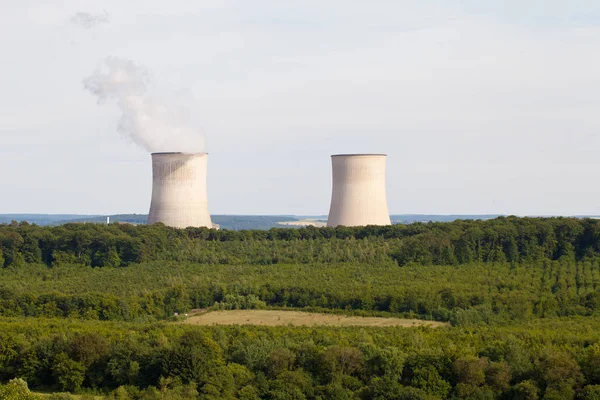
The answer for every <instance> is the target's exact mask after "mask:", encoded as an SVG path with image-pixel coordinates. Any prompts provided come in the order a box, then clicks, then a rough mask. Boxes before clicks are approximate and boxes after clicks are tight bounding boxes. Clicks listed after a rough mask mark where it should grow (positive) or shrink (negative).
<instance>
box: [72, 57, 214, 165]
mask: <svg viewBox="0 0 600 400" xmlns="http://www.w3.org/2000/svg"><path fill="white" fill-rule="evenodd" d="M151 83H152V79H151V75H150V73H149V71H148V70H147V69H146V68H144V67H141V66H138V65H136V64H134V63H133V62H131V61H129V60H124V59H120V58H114V57H109V58H107V59H105V60H104V62H103V63H102V64H101V65H100V66H99V67H98V69H97V70H96V71H95V72H94V74H92V75H91V76H89V77H88V78H86V79H84V81H83V84H84V86H85V88H86V89H87V90H88V91H89V92H91V93H92V94H94V95H95V96H96V97H97V98H98V102H99V103H103V102H105V101H107V100H110V101H114V102H115V103H116V104H117V106H118V107H119V108H120V110H121V112H122V116H121V120H120V121H119V125H118V131H119V133H121V134H122V135H123V136H125V137H127V138H130V139H131V140H133V142H135V143H136V144H138V145H140V146H142V147H143V148H144V149H146V150H148V151H149V152H185V153H200V152H204V137H203V135H202V134H201V132H200V131H199V130H198V129H194V128H193V126H192V125H193V124H192V121H191V116H190V115H191V114H190V112H189V109H188V107H186V105H185V104H182V102H181V99H169V101H166V97H168V96H157V95H153V94H152V93H151V90H150V89H151Z"/></svg>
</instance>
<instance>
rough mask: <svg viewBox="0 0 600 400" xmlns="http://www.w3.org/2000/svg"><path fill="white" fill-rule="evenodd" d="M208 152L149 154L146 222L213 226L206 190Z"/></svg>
mask: <svg viewBox="0 0 600 400" xmlns="http://www.w3.org/2000/svg"><path fill="white" fill-rule="evenodd" d="M207 161H208V154H207V153H194V154H187V153H152V201H151V203H150V213H149V215H148V224H154V223H156V222H162V223H163V224H165V225H167V226H172V227H175V228H187V227H188V226H193V227H207V228H212V227H213V225H212V222H211V219H210V214H209V213H208V195H207V190H206V167H207Z"/></svg>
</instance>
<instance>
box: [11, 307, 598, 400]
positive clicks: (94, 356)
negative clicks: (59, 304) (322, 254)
mask: <svg viewBox="0 0 600 400" xmlns="http://www.w3.org/2000/svg"><path fill="white" fill-rule="evenodd" d="M550 326H551V327H552V329H549V328H550ZM557 331H559V332H560V335H557V333H556V332H557ZM598 332H600V321H598V320H597V319H587V320H582V319H572V320H553V321H549V322H548V323H547V324H546V325H542V324H528V325H527V326H514V327H511V328H502V327H498V328H483V327H482V328H480V329H478V330H475V331H474V330H460V329H455V328H454V329H447V328H438V329H432V328H405V329H401V328H325V327H323V328H289V327H276V328H275V327H273V328H266V327H204V328H200V327H188V326H184V325H162V324H154V325H144V324H138V325H132V324H123V323H121V324H115V323H113V324H106V323H104V324H100V323H82V322H68V321H57V320H43V319H40V320H36V321H32V320H24V321H19V320H12V321H6V320H5V321H1V322H0V343H2V346H1V347H0V380H2V381H4V382H7V381H9V380H11V379H15V378H19V379H21V380H22V381H12V382H11V383H9V384H7V385H5V386H0V393H2V392H3V391H5V392H8V391H9V390H12V391H13V392H16V391H17V390H18V388H19V386H20V387H23V381H26V382H27V383H28V384H29V386H30V387H32V388H44V389H45V390H48V389H51V390H55V391H69V392H78V393H86V392H87V393H88V394H92V393H93V394H102V393H107V392H110V391H114V392H112V394H111V395H110V397H109V398H113V399H119V400H123V399H147V400H150V399H198V398H199V399H272V400H279V399H282V400H283V399H299V400H302V399H381V400H385V399H390V400H392V399H417V400H419V399H445V398H467V399H504V398H506V399H509V398H510V399H541V398H544V399H575V398H578V399H597V398H598V397H597V396H598V395H599V394H600V368H598V366H599V365H600V334H599V333H598ZM18 398H27V397H25V396H23V397H18Z"/></svg>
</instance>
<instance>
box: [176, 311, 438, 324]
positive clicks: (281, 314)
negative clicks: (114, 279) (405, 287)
mask: <svg viewBox="0 0 600 400" xmlns="http://www.w3.org/2000/svg"><path fill="white" fill-rule="evenodd" d="M182 323H184V324H189V325H262V326H286V325H291V326H404V327H411V326H431V327H433V328H437V327H440V326H448V324H447V323H445V322H435V321H423V320H420V319H402V318H376V317H352V316H346V315H335V314H317V313H307V312H300V311H279V310H229V311H212V312H209V313H206V314H202V315H197V316H192V317H190V318H187V319H186V320H184V321H183V322H182Z"/></svg>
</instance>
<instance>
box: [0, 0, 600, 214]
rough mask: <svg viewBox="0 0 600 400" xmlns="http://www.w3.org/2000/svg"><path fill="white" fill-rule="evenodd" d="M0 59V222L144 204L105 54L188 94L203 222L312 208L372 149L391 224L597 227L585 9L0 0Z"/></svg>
mask: <svg viewBox="0 0 600 400" xmlns="http://www.w3.org/2000/svg"><path fill="white" fill-rule="evenodd" d="M82 7H85V8H82ZM0 49H1V51H0V65H2V69H1V70H0V171H1V176H2V179H1V180H0V213H82V214H86V213H89V214H114V213H146V212H147V211H148V208H149V205H150V193H151V180H152V177H151V173H152V171H151V160H150V154H149V152H148V150H147V149H145V148H143V147H141V146H138V145H136V143H135V142H134V140H132V138H131V137H128V136H127V135H123V133H122V132H120V130H119V121H120V119H121V111H120V109H119V107H118V106H117V103H115V102H114V101H110V100H106V101H101V102H99V101H98V98H97V97H95V96H93V95H92V94H91V93H90V92H89V91H88V90H86V88H85V87H84V80H85V79H86V78H88V77H89V76H91V75H92V74H93V73H94V71H97V70H98V69H99V68H101V67H102V65H103V62H105V60H106V59H107V57H111V58H112V59H119V60H125V61H127V62H131V63H133V64H135V65H138V66H141V67H143V68H145V69H146V70H148V71H150V73H151V75H152V81H153V85H155V89H156V93H159V94H158V95H157V96H162V95H163V94H164V96H165V98H167V99H169V98H178V99H185V104H186V107H187V109H188V110H189V113H190V124H191V125H193V126H192V127H191V128H193V129H194V130H196V131H197V132H201V133H202V134H203V136H204V143H205V146H206V151H208V152H209V172H208V190H209V208H210V211H211V213H213V214H296V215H322V214H326V213H327V212H328V210H329V201H330V196H331V161H330V157H329V156H330V155H331V154H338V153H386V154H388V164H387V193H388V205H389V209H390V212H391V213H392V214H409V213H426V214H480V213H498V214H514V215H583V214H593V215H600V185H599V184H598V182H599V181H600V157H599V155H600V51H599V50H598V49H600V2H598V1H597V0H579V1H578V0H573V1H568V2H567V1H564V0H539V1H537V0H519V1H517V0H505V1H502V2H500V1H481V0H443V1H442V0H438V1H434V0H431V1H423V0H373V1H369V2H366V1H347V0H327V1H322V0H319V1H317V0H288V1H285V2H283V1H279V0H253V1H247V0H220V1H216V0H214V1H213V0H203V1H192V0H190V1H183V0H170V1H168V2H165V1H158V0H130V1H126V2H124V1H116V0H103V1H86V2H80V1H70V0H64V1H61V2H56V1H49V0H48V1H46V0H37V1H33V0H3V1H2V13H0ZM161 126H162V125H161ZM164 135H169V132H168V128H165V132H164Z"/></svg>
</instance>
